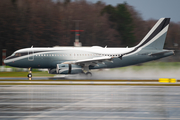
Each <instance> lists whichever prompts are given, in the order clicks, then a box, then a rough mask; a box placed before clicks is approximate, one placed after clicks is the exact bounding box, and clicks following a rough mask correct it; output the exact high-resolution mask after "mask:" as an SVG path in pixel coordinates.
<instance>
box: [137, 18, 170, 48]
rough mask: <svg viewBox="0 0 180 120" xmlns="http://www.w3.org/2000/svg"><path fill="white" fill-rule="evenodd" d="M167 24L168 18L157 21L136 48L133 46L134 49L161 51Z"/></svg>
mask: <svg viewBox="0 0 180 120" xmlns="http://www.w3.org/2000/svg"><path fill="white" fill-rule="evenodd" d="M169 22H170V18H161V19H159V21H158V22H157V23H156V24H155V25H154V26H153V28H152V29H151V30H150V31H149V32H148V34H147V35H146V36H145V37H144V38H143V40H142V41H141V42H140V43H139V44H138V45H137V46H135V48H136V49H137V48H143V49H158V50H161V49H163V47H164V42H165V39H166V34H167V31H168V27H169Z"/></svg>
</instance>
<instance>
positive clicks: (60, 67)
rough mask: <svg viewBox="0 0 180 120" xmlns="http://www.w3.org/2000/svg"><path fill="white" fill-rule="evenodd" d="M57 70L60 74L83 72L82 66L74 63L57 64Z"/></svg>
mask: <svg viewBox="0 0 180 120" xmlns="http://www.w3.org/2000/svg"><path fill="white" fill-rule="evenodd" d="M56 72H57V73H58V74H78V73H82V72H83V71H82V67H81V66H79V65H72V64H57V69H56Z"/></svg>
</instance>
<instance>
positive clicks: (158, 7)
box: [87, 0, 180, 22]
mask: <svg viewBox="0 0 180 120" xmlns="http://www.w3.org/2000/svg"><path fill="white" fill-rule="evenodd" d="M87 1H91V2H93V3H96V2H97V1H103V2H105V3H106V4H111V5H113V6H116V5H117V4H118V3H124V2H127V3H128V4H129V5H131V6H134V8H135V10H137V11H138V12H139V13H140V14H141V16H142V18H143V19H144V20H148V19H157V20H158V19H159V18H161V17H170V18H171V21H173V22H180V0H87Z"/></svg>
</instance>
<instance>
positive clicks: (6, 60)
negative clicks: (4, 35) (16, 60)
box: [3, 57, 10, 65]
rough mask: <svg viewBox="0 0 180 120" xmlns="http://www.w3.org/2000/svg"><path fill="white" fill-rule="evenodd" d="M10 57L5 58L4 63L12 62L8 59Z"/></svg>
mask: <svg viewBox="0 0 180 120" xmlns="http://www.w3.org/2000/svg"><path fill="white" fill-rule="evenodd" d="M8 58H9V57H7V58H5V59H4V61H3V62H4V64H6V65H9V63H10V61H9V60H8Z"/></svg>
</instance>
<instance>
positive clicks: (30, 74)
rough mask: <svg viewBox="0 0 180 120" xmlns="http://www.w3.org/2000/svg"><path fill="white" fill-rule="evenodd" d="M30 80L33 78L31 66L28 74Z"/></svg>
mask: <svg viewBox="0 0 180 120" xmlns="http://www.w3.org/2000/svg"><path fill="white" fill-rule="evenodd" d="M27 77H28V79H29V80H32V68H31V67H30V68H29V74H28V75H27Z"/></svg>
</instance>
